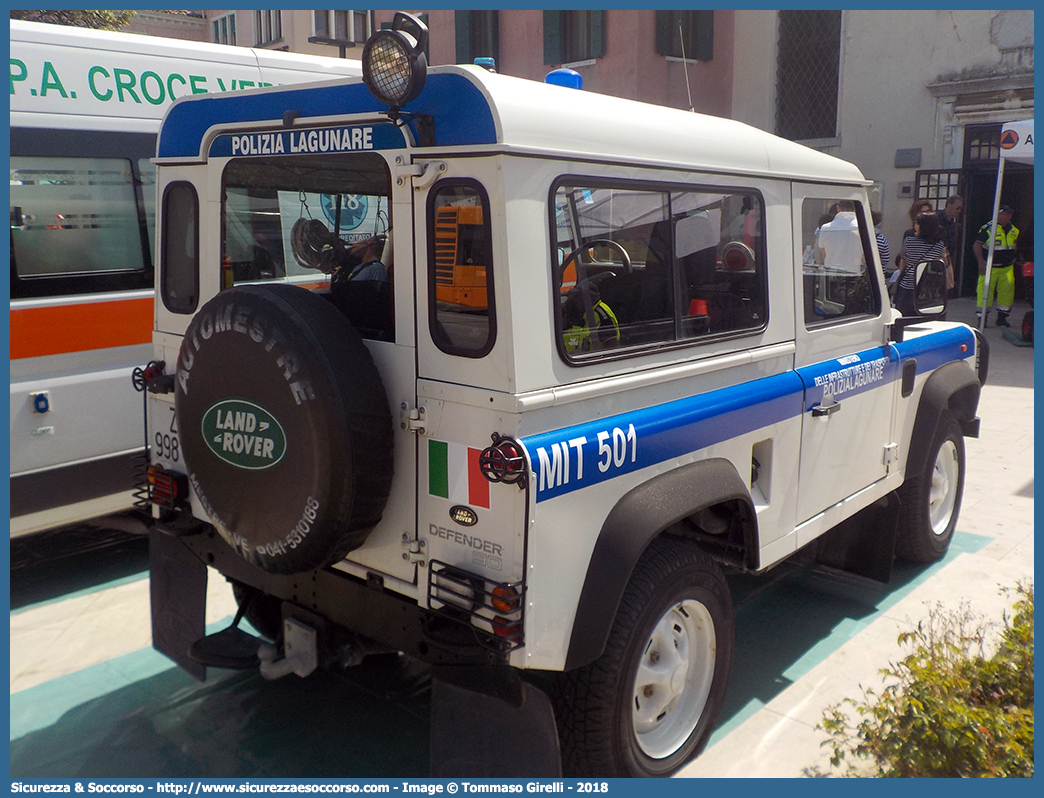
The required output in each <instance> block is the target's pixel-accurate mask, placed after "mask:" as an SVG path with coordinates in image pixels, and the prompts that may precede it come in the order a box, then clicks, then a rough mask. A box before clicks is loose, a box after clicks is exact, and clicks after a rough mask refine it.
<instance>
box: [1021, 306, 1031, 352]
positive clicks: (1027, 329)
mask: <svg viewBox="0 0 1044 798" xmlns="http://www.w3.org/2000/svg"><path fill="white" fill-rule="evenodd" d="M1022 340H1024V341H1029V342H1030V343H1031V344H1032V343H1033V311H1032V310H1030V311H1027V312H1026V315H1025V316H1023V317H1022Z"/></svg>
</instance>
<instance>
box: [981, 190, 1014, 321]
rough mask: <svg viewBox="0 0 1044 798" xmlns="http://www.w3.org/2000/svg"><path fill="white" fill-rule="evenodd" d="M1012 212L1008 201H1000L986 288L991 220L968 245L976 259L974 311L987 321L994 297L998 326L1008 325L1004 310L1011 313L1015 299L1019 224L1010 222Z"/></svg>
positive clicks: (1006, 313)
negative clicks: (1002, 203)
mask: <svg viewBox="0 0 1044 798" xmlns="http://www.w3.org/2000/svg"><path fill="white" fill-rule="evenodd" d="M1014 215H1015V209H1014V208H1012V207H1011V206H1010V205H1001V206H1000V209H999V210H998V211H997V237H996V242H995V243H994V245H993V267H992V268H991V270H990V284H989V287H988V289H986V286H985V285H984V283H985V282H986V257H987V255H988V254H989V248H990V228H991V227H993V223H992V222H986V224H984V225H983V226H982V227H980V228H979V232H978V234H977V235H976V236H975V243H974V244H973V245H972V250H973V251H974V252H975V260H977V261H978V262H979V286H978V289H977V290H976V292H975V307H976V315H977V316H978V317H979V318H980V320H982V315H983V314H984V313H985V314H986V319H985V323H987V324H988V323H989V316H990V306H991V305H992V304H993V302H994V299H995V298H996V302H997V326H998V327H1010V326H1011V325H1010V324H1009V323H1008V314H1009V313H1011V303H1012V302H1014V301H1015V257H1016V255H1017V253H1016V249H1015V248H1016V246H1017V245H1018V241H1019V228H1017V227H1016V226H1015V225H1013V224H1012V223H1011V220H1012V217H1013V216H1014ZM984 326H985V325H984Z"/></svg>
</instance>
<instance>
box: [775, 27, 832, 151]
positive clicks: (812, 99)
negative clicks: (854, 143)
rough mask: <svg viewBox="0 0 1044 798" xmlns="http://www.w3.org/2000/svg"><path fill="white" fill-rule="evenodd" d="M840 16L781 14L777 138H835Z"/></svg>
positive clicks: (777, 75)
mask: <svg viewBox="0 0 1044 798" xmlns="http://www.w3.org/2000/svg"><path fill="white" fill-rule="evenodd" d="M840 78H841V12H840V11H780V12H779V47H778V55H777V62H776V133H777V134H778V135H780V136H783V137H784V138H788V139H792V140H798V141H800V140H807V139H824V138H834V137H835V136H837V111H838V86H839V84H840Z"/></svg>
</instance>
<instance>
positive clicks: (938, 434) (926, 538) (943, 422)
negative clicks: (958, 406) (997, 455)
mask: <svg viewBox="0 0 1044 798" xmlns="http://www.w3.org/2000/svg"><path fill="white" fill-rule="evenodd" d="M928 463H929V466H928V468H927V469H926V470H925V472H924V473H923V474H918V475H917V476H913V477H908V478H907V480H906V482H905V483H904V484H903V486H902V487H901V488H900V489H899V498H900V499H901V500H902V513H901V514H900V520H899V540H898V544H897V553H898V555H899V556H900V557H901V558H902V559H904V560H909V561H911V562H920V563H928V562H935V561H936V560H938V559H940V558H941V557H942V556H943V555H944V554H946V550H947V549H948V548H949V547H950V540H951V539H952V538H953V531H954V529H955V528H956V527H957V516H958V515H959V514H960V511H961V494H962V493H963V491H964V435H963V433H962V432H961V427H960V425H959V424H958V423H957V419H955V418H954V417H953V415H952V414H951V413H950V412H949V411H946V410H944V411H943V412H942V416H941V417H940V418H939V426H938V428H937V429H936V431H935V438H934V440H933V441H932V446H931V449H930V450H929V453H928Z"/></svg>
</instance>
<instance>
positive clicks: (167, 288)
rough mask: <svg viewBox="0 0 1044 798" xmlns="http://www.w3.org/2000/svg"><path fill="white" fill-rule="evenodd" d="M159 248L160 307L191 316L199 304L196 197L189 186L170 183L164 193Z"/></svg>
mask: <svg viewBox="0 0 1044 798" xmlns="http://www.w3.org/2000/svg"><path fill="white" fill-rule="evenodd" d="M162 246H163V262H162V265H161V271H160V296H161V297H162V298H163V305H164V306H165V307H166V308H167V310H169V311H171V312H172V313H192V312H194V311H195V310H196V305H197V304H198V303H199V198H198V197H197V196H196V189H195V187H194V186H193V185H192V184H191V183H171V184H170V185H169V186H167V188H166V190H165V191H164V192H163V244H162Z"/></svg>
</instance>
